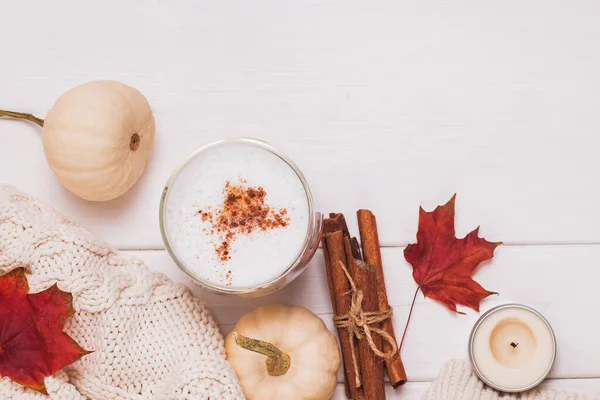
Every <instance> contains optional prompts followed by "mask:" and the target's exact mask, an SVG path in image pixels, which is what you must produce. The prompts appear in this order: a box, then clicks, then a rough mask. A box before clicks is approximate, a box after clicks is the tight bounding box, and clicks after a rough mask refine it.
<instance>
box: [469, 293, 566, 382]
mask: <svg viewBox="0 0 600 400" xmlns="http://www.w3.org/2000/svg"><path fill="white" fill-rule="evenodd" d="M469 353H470V356H471V363H472V364H473V368H474V370H475V372H476V373H477V375H478V376H479V377H480V378H481V380H483V381H484V382H485V383H486V384H487V385H488V386H491V387H493V388H494V389H498V390H501V391H505V392H522V391H525V390H529V389H531V388H533V387H535V386H537V385H538V384H539V383H541V382H542V381H543V380H544V378H545V377H546V376H547V375H548V373H549V372H550V368H551V367H552V364H553V363H554V358H555V355H556V340H555V338H554V332H553V331H552V328H551V327H550V324H549V323H548V321H547V320H546V319H545V318H544V317H543V316H542V315H541V314H540V313H538V312H537V311H535V310H533V309H531V308H529V307H527V306H523V305H519V304H507V305H503V306H500V307H496V308H493V309H491V310H490V311H488V312H486V313H485V314H484V315H482V316H481V318H480V319H479V321H477V323H476V324H475V327H474V328H473V331H472V332H471V338H470V340H469Z"/></svg>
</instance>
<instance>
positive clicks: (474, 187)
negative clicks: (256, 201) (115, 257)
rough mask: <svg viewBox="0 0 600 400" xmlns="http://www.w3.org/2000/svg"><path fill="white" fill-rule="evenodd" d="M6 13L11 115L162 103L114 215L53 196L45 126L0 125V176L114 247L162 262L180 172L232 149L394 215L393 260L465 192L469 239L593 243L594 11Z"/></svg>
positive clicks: (114, 6) (369, 8) (23, 7)
mask: <svg viewBox="0 0 600 400" xmlns="http://www.w3.org/2000/svg"><path fill="white" fill-rule="evenodd" d="M4 4H5V7H4V9H5V10H6V12H3V13H2V15H0V36H1V37H3V38H6V40H3V43H2V62H1V63H0V74H1V76H2V77H3V78H2V79H0V107H5V108H14V109H17V110H23V111H33V112H35V113H37V114H38V115H40V116H42V117H43V116H44V115H45V113H46V112H47V111H48V109H49V108H50V107H51V106H52V104H53V102H54V100H55V99H56V98H57V96H59V95H60V94H61V93H62V92H64V91H65V90H66V89H68V88H70V87H72V86H74V85H76V84H79V83H82V82H85V81H88V80H92V79H99V78H112V79H117V80H122V81H124V82H127V83H129V84H132V85H134V86H136V87H138V88H139V89H141V90H142V91H143V92H144V93H145V94H146V95H147V97H148V98H149V100H150V103H151V105H152V106H153V109H154V111H155V113H156V120H157V138H156V148H155V151H154V154H153V158H152V162H151V164H150V166H149V168H148V171H147V173H146V174H145V176H144V177H143V178H142V180H141V182H140V183H139V184H138V185H137V186H136V187H135V188H134V189H132V190H131V192H130V193H128V195H126V196H125V197H123V198H121V199H118V200H115V201H112V202H108V203H87V202H83V201H80V200H78V199H76V198H74V197H73V196H71V195H70V194H69V193H67V192H66V191H65V190H63V189H62V187H61V186H60V185H58V184H57V183H56V181H55V180H54V178H53V176H52V175H51V173H50V172H49V170H48V168H47V166H46V164H45V160H44V157H43V153H42V148H41V144H40V141H39V132H38V128H36V127H35V126H30V125H28V124H26V123H21V122H15V123H13V122H6V121H1V124H0V138H1V140H2V148H3V155H2V157H3V161H2V163H3V164H2V168H0V180H2V181H9V182H13V183H18V184H19V185H20V186H21V187H22V188H23V189H25V190H27V191H29V192H32V193H34V194H36V195H38V196H40V197H41V198H42V199H44V200H46V201H47V202H49V203H51V204H53V205H55V206H56V207H57V208H58V209H60V210H62V211H65V212H68V213H69V215H71V216H72V217H74V218H75V219H76V220H78V221H80V222H81V223H83V224H84V225H86V226H88V227H89V228H90V229H92V230H94V231H95V232H97V233H98V234H100V235H101V236H102V237H104V238H106V239H107V240H109V241H110V242H112V243H113V244H114V245H115V246H118V247H120V248H128V249H139V248H160V247H162V243H161V240H160V234H159V230H158V221H157V213H158V201H159V197H160V193H161V189H162V186H163V184H164V183H165V181H166V179H167V177H168V175H169V173H170V171H171V170H172V169H173V168H174V167H175V166H176V165H177V164H178V163H179V162H180V161H181V160H182V159H183V158H184V157H185V156H186V155H187V154H188V153H190V152H191V151H192V150H193V149H194V148H197V147H199V146H201V145H203V144H206V143H208V142H210V141H213V140H216V139H221V138H224V137H236V136H255V137H259V138H262V139H266V140H268V141H271V142H273V144H275V145H276V146H278V147H280V148H281V149H282V150H284V151H286V152H287V153H289V155H290V156H291V157H292V158H293V159H294V160H296V161H297V163H298V164H299V165H300V167H301V168H302V170H303V171H304V172H305V174H306V175H307V177H308V179H309V181H310V183H311V184H312V188H313V191H314V194H315V197H316V200H317V203H318V208H319V209H320V210H323V211H325V212H329V211H341V212H345V213H352V212H354V211H355V210H356V209H358V208H360V207H369V208H371V209H373V210H374V211H375V213H376V214H377V215H379V216H385V221H386V222H385V223H382V224H380V227H381V233H380V237H381V240H382V243H383V244H386V245H399V244H406V243H408V242H409V241H410V240H412V239H413V237H414V232H415V226H416V219H417V210H418V206H419V205H420V204H423V205H424V206H426V207H428V208H429V207H432V206H434V205H436V204H439V203H443V202H445V201H446V200H447V199H448V198H450V196H451V195H452V194H453V193H454V192H458V212H459V214H458V215H459V216H460V218H459V220H458V226H459V228H460V229H465V230H466V228H472V227H474V226H476V225H478V224H481V226H482V233H483V234H484V235H486V236H488V237H490V238H491V239H493V240H503V241H505V242H506V243H521V244H523V243H559V244H563V243H600V229H598V226H599V225H600V208H598V207H597V204H598V203H599V202H600V190H599V189H598V186H597V185H595V184H594V182H596V181H597V176H598V171H599V170H600V157H598V156H597V150H598V146H599V145H600V136H599V135H598V132H599V131H600V119H598V118H597V112H598V109H600V96H598V95H597V94H598V93H599V92H600V74H598V73H597V71H598V70H600V46H599V45H598V38H599V37H600V24H598V19H599V17H600V3H598V2H597V1H594V0H578V1H569V2H565V1H562V0H551V1H548V0H534V1H528V2H522V1H517V0H508V1H495V2H492V3H488V2H478V1H463V2H460V3H458V4H457V3H453V2H450V3H449V2H441V1H437V2H433V3H429V4H427V5H426V4H424V3H423V2H420V1H414V0H412V1H402V2H398V1H381V2H376V4H371V2H363V1H358V0H353V1H344V2H335V1H332V2H286V1H277V0H259V1H254V2H251V3H249V2H246V1H241V0H236V1H227V2H219V1H192V0H177V1H174V2H173V1H168V2H166V1H146V0H135V1H126V2H123V1H120V0H105V1H102V2H97V3H93V4H92V3H89V2H80V1H77V0H57V1H52V2H39V1H33V0H23V1H18V2H7V1H6V0H5V2H4ZM21 149H22V150H23V151H17V150H21ZM349 175H352V177H353V180H354V182H364V184H363V185H359V186H358V188H357V185H353V184H351V183H350V181H349V178H348V176H349Z"/></svg>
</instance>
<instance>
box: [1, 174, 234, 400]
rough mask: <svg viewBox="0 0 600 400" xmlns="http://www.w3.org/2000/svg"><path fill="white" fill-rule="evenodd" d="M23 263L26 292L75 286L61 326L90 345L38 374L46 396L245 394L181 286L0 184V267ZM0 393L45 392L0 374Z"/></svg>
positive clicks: (213, 331) (218, 340)
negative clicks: (51, 372)
mask: <svg viewBox="0 0 600 400" xmlns="http://www.w3.org/2000/svg"><path fill="white" fill-rule="evenodd" d="M18 267H25V268H26V269H27V270H28V271H29V274H28V280H29V286H30V289H31V292H39V291H42V290H44V289H46V288H48V287H49V286H51V285H52V284H54V283H55V282H57V283H58V286H59V287H60V289H62V290H65V291H68V292H71V293H72V294H73V306H74V308H75V315H74V316H73V317H71V318H70V319H69V320H68V321H67V324H66V325H65V332H67V333H68V334H69V335H71V336H72V337H73V338H74V339H75V340H76V341H77V342H79V344H80V345H81V346H82V347H84V348H85V349H88V350H94V353H92V354H89V355H86V356H85V357H83V358H82V359H81V360H79V361H77V362H76V363H74V364H72V365H70V366H68V367H66V368H64V369H63V370H62V371H60V372H58V373H56V374H55V375H53V376H51V377H47V378H46V380H45V383H46V386H47V389H48V392H49V398H50V399H52V400H56V399H61V400H62V399H65V400H67V399H69V400H71V399H72V400H83V399H98V400H100V399H123V400H128V399H136V400H142V399H148V400H150V399H152V400H154V399H156V400H159V399H160V400H162V399H215V400H221V399H223V400H226V399H243V398H244V397H243V394H242V391H241V389H240V386H239V384H238V381H237V379H236V377H235V374H234V373H233V370H232V369H231V367H230V366H229V364H228V363H227V361H225V350H224V347H223V338H222V336H221V334H220V333H219V330H218V328H217V325H216V324H215V322H214V321H213V319H212V317H211V316H210V314H209V313H208V311H207V310H206V309H205V308H204V306H203V305H202V304H201V303H200V301H199V300H198V299H196V298H194V297H193V296H192V295H191V294H190V292H189V291H188V290H186V289H185V288H184V287H182V286H180V285H177V284H175V283H173V282H171V281H169V280H168V279H167V278H166V277H165V276H163V275H160V274H156V273H152V272H150V271H149V270H148V268H146V267H145V266H144V265H143V263H142V262H141V261H139V260H137V259H135V258H132V257H128V256H124V255H120V254H118V253H117V252H116V251H114V250H113V249H111V248H110V247H109V246H107V245H106V244H105V243H103V242H102V241H100V240H98V239H97V238H96V237H94V236H93V235H92V234H91V233H90V232H88V231H86V230H85V229H82V228H80V227H78V226H77V225H76V224H75V223H74V222H72V221H70V220H68V219H66V218H65V217H63V216H61V215H59V214H57V213H56V212H55V211H53V210H52V209H51V208H49V207H47V206H45V205H43V204H41V203H39V202H38V201H36V200H35V199H33V198H31V197H29V196H27V195H26V194H24V193H22V192H19V191H17V190H16V189H15V188H13V187H10V186H1V185H0V274H5V273H6V272H8V271H11V270H12V269H14V268H18ZM0 399H2V400H8V399H14V400H29V399H38V400H42V399H48V397H46V396H44V395H41V394H39V393H37V392H34V391H33V390H30V389H24V388H22V387H21V386H19V385H18V384H16V383H14V382H12V381H11V380H9V379H8V378H2V379H0Z"/></svg>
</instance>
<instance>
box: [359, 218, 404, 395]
mask: <svg viewBox="0 0 600 400" xmlns="http://www.w3.org/2000/svg"><path fill="white" fill-rule="evenodd" d="M356 216H357V218H358V230H359V233H360V241H361V243H362V251H363V257H364V260H365V262H366V263H368V264H370V265H372V266H373V267H375V273H376V277H377V282H376V284H377V293H378V294H379V311H383V310H387V309H389V308H390V305H389V304H388V298H387V291H386V288H385V278H384V275H383V263H382V262H381V247H380V246H379V235H378V233H377V221H376V219H375V215H373V213H372V212H371V211H369V210H358V211H357V212H356ZM381 328H382V329H383V330H384V331H385V332H386V333H387V334H388V335H390V336H391V337H392V338H394V340H396V335H395V333H394V324H393V323H392V319H391V318H390V319H387V320H386V321H385V322H383V324H382V327H381ZM396 343H397V341H396ZM392 349H393V347H392V345H391V344H390V343H388V342H387V341H384V342H383V352H384V353H387V352H389V351H391V350H392ZM385 366H386V369H387V373H388V377H389V378H390V383H391V384H392V386H393V387H394V388H396V387H398V386H400V385H404V384H405V383H406V380H407V379H406V371H405V370H404V364H403V363H402V358H401V357H400V351H397V353H396V354H395V355H394V357H393V358H390V359H387V360H386V361H385Z"/></svg>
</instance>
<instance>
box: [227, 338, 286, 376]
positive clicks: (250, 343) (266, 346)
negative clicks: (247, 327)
mask: <svg viewBox="0 0 600 400" xmlns="http://www.w3.org/2000/svg"><path fill="white" fill-rule="evenodd" d="M233 339H234V340H235V343H237V345H238V346H240V347H241V348H243V349H246V350H250V351H253V352H255V353H259V354H262V355H265V356H267V361H266V364H267V371H268V372H269V375H271V376H280V375H283V374H285V373H286V372H287V371H288V369H290V363H291V360H290V356H289V355H287V354H285V353H284V352H282V351H281V350H279V349H278V348H277V347H275V346H274V345H272V344H271V343H269V342H263V341H262V340H258V339H251V338H248V337H246V336H242V335H240V334H239V333H237V332H233Z"/></svg>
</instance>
